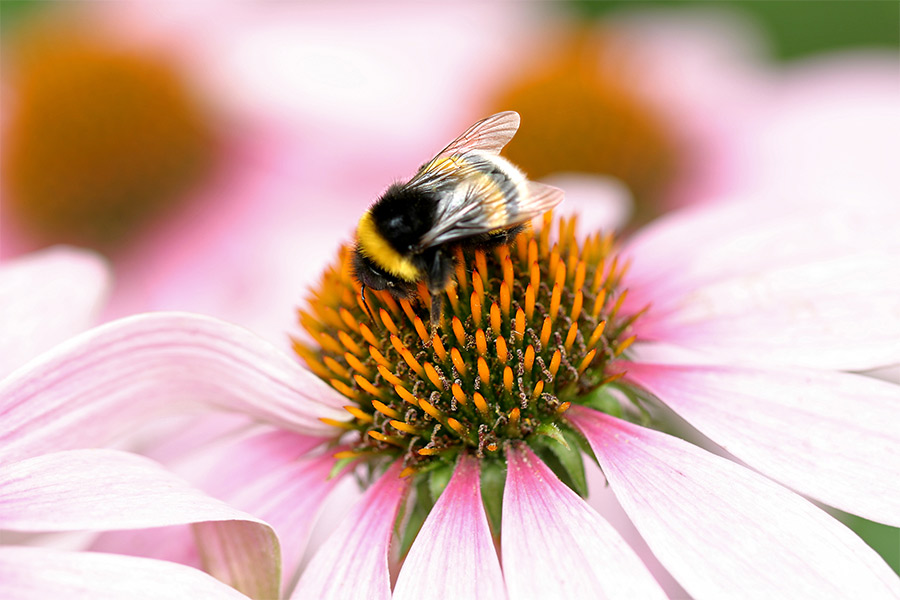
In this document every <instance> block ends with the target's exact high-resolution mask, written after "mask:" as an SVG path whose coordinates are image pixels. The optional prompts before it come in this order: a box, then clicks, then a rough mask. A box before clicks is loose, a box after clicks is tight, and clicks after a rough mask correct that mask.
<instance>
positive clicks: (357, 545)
mask: <svg viewBox="0 0 900 600" xmlns="http://www.w3.org/2000/svg"><path fill="white" fill-rule="evenodd" d="M400 467H401V465H400V463H396V464H394V465H393V466H392V467H391V468H390V469H388V470H387V472H385V474H384V475H382V476H381V478H380V479H379V480H378V481H377V482H375V484H374V485H373V486H372V487H371V488H369V490H368V491H367V492H366V494H365V495H364V496H363V497H362V498H361V499H360V501H359V502H358V503H357V505H356V507H355V508H354V509H353V511H352V512H351V513H350V514H349V515H348V516H347V517H346V518H345V519H344V521H343V522H342V523H341V524H340V526H338V528H337V530H336V531H335V532H334V533H332V534H331V536H330V537H329V538H328V540H326V542H325V543H324V544H323V545H322V547H321V548H319V551H318V552H317V553H316V555H315V556H314V557H313V559H312V561H310V563H309V564H308V565H307V566H306V570H305V571H304V572H303V576H302V577H301V578H300V581H299V583H297V587H296V588H295V589H294V593H293V594H292V595H291V598H295V599H301V598H319V599H321V600H328V599H331V598H335V599H337V598H347V599H351V598H367V599H370V600H387V599H388V598H390V597H391V580H390V573H389V572H388V549H389V546H390V541H391V533H392V530H393V528H394V520H395V519H396V517H397V510H398V509H399V508H400V502H401V501H402V500H403V496H404V494H405V492H406V489H407V488H408V487H409V480H408V479H401V478H400V477H399V473H400Z"/></svg>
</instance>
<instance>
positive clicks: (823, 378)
mask: <svg viewBox="0 0 900 600" xmlns="http://www.w3.org/2000/svg"><path fill="white" fill-rule="evenodd" d="M627 377H628V379H629V380H631V381H633V382H635V383H637V384H639V385H640V386H642V387H644V388H646V389H647V390H649V391H651V392H652V393H653V394H655V395H656V396H658V397H659V398H660V399H661V400H662V401H663V402H665V403H666V404H667V405H668V406H669V407H671V408H672V409H673V410H674V411H675V412H677V413H678V414H679V415H680V416H682V417H683V418H684V419H686V420H687V421H688V422H689V423H690V424H691V425H693V426H694V427H696V428H697V429H699V430H700V431H701V432H702V433H703V434H705V435H706V436H708V437H709V438H710V439H712V440H713V441H714V442H716V443H718V444H719V445H721V446H722V447H723V448H725V449H726V450H728V451H729V452H731V453H732V454H734V455H735V456H737V457H738V458H740V459H741V460H743V461H744V462H746V463H747V464H749V465H750V466H752V467H754V468H756V469H759V470H760V471H761V472H763V473H764V474H766V475H768V476H770V477H772V478H773V479H777V480H778V481H780V482H782V483H784V484H785V485H788V486H790V487H792V488H794V489H795V490H797V491H799V492H802V493H803V494H806V495H808V496H811V497H813V498H815V499H817V500H820V501H822V502H824V503H826V504H830V505H831V506H834V507H836V508H840V509H842V510H845V511H847V512H850V513H853V514H857V515H860V516H862V517H865V518H867V519H871V520H873V521H878V522H881V523H887V524H889V525H894V526H900V477H898V474H900V435H898V433H897V426H898V423H900V386H898V385H893V384H890V383H886V382H883V381H878V380H876V379H873V378H870V377H864V376H862V375H853V374H849V373H840V372H828V371H803V370H797V369H794V370H789V371H788V370H775V369H754V368H741V367H702V366H669V365H660V364H635V363H631V364H629V366H628V375H627Z"/></svg>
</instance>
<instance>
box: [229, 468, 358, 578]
mask: <svg viewBox="0 0 900 600" xmlns="http://www.w3.org/2000/svg"><path fill="white" fill-rule="evenodd" d="M334 463H335V459H334V458H333V457H332V456H331V455H330V454H326V455H322V456H319V457H315V458H309V459H305V460H300V461H294V462H292V463H288V464H285V465H280V466H279V467H278V468H277V469H274V470H272V471H271V472H268V473H265V474H264V475H262V476H257V477H252V476H246V474H245V476H243V477H241V476H240V475H238V474H234V475H232V477H234V478H235V479H236V480H237V479H242V480H243V481H244V485H243V489H241V490H240V491H239V492H238V493H232V494H230V495H227V496H225V499H226V500H227V501H228V503H229V504H231V505H232V506H235V507H236V508H239V509H241V510H245V511H247V512H248V513H250V514H253V515H255V516H257V517H259V518H260V519H264V520H265V521H266V522H267V523H268V524H269V525H270V526H271V527H272V528H273V529H274V530H275V533H276V534H278V537H279V539H280V540H281V541H282V544H281V556H282V561H281V562H282V579H283V581H285V582H287V581H292V580H293V576H294V575H295V573H296V570H297V568H298V567H299V566H300V559H301V557H302V556H303V552H304V551H305V550H306V546H307V542H308V540H309V534H310V531H311V529H312V525H313V523H314V522H315V519H316V516H317V515H318V513H319V509H320V508H321V507H322V503H323V502H324V501H325V499H326V498H327V497H328V495H329V494H330V493H331V491H332V490H333V489H334V486H335V485H336V484H337V483H338V482H340V481H341V477H340V476H335V477H331V478H329V475H330V473H331V470H332V468H333V467H334Z"/></svg>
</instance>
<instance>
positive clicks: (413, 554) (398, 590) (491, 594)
mask: <svg viewBox="0 0 900 600" xmlns="http://www.w3.org/2000/svg"><path fill="white" fill-rule="evenodd" d="M392 598H393V600H416V599H418V598H435V599H446V600H450V599H455V598H471V599H472V600H478V599H483V600H503V599H504V598H506V589H505V587H504V584H503V573H501V572H500V561H499V559H498V558H497V551H496V550H495V548H494V542H493V539H492V538H491V531H490V528H489V527H488V522H487V515H486V514H485V512H484V506H482V504H481V481H480V469H479V466H478V461H477V459H475V458H473V457H470V456H467V455H463V456H462V457H461V458H460V461H459V464H458V465H457V467H456V472H455V473H454V474H453V478H452V479H450V483H449V484H447V487H446V489H444V492H443V493H442V494H441V497H440V498H438V501H437V503H436V504H435V505H434V508H432V509H431V513H429V515H428V518H427V519H426V520H425V524H424V525H422V529H421V531H419V534H418V536H416V540H415V542H414V543H413V545H412V548H411V549H410V551H409V554H408V555H407V557H406V560H405V561H404V563H403V568H402V569H401V571H400V576H399V577H398V579H397V585H396V587H395V588H394V595H393V596H392Z"/></svg>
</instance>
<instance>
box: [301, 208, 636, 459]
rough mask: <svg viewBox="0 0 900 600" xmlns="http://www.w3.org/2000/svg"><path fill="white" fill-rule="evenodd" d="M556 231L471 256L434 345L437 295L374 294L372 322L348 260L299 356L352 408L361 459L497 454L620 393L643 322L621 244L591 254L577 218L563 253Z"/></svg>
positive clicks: (322, 300) (344, 255) (590, 241)
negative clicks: (620, 369)
mask: <svg viewBox="0 0 900 600" xmlns="http://www.w3.org/2000/svg"><path fill="white" fill-rule="evenodd" d="M552 224H553V221H552V218H551V217H550V216H547V217H546V218H545V219H544V227H542V228H541V229H540V230H539V232H537V233H535V232H533V231H532V230H527V231H525V232H524V233H522V234H520V235H519V236H518V238H517V239H516V240H515V241H514V242H513V244H512V245H511V246H501V247H500V248H497V249H495V250H491V251H487V252H485V251H480V250H479V251H474V252H471V253H463V252H462V251H461V250H457V251H456V256H457V260H459V264H458V265H457V268H456V269H455V273H456V279H455V280H454V281H453V282H452V283H451V285H450V287H449V288H448V289H447V290H446V291H445V292H444V294H445V295H446V297H447V302H444V304H443V305H444V315H443V317H442V320H441V321H442V322H441V324H440V326H439V328H438V330H437V333H436V334H435V335H434V336H431V335H430V333H429V327H428V326H426V323H427V321H428V319H429V306H430V301H431V298H430V297H429V296H428V294H427V292H426V291H425V289H424V288H422V289H420V291H419V295H418V296H417V297H415V298H412V299H410V300H400V301H398V300H396V299H395V298H393V297H391V296H390V295H389V294H388V293H387V292H383V291H372V290H366V301H367V303H368V304H369V307H371V309H372V314H374V315H375V320H372V319H371V317H370V316H369V313H368V312H367V311H366V309H365V308H364V306H363V305H362V302H361V301H360V289H359V284H358V283H357V282H356V281H355V280H354V278H353V276H352V272H351V268H350V262H349V258H350V250H349V249H348V248H344V249H343V250H342V251H341V254H340V257H339V261H338V263H337V264H336V265H335V266H333V267H332V268H330V269H328V270H327V271H326V273H325V274H324V276H323V279H322V282H321V284H320V285H319V287H318V288H316V289H315V290H314V292H313V294H312V295H311V297H310V298H309V301H308V304H309V309H308V310H306V311H301V312H300V324H301V325H302V326H303V328H304V329H305V330H306V332H307V334H308V336H309V338H311V341H310V342H309V343H300V342H297V343H296V344H295V348H296V350H297V353H298V354H299V355H300V356H301V357H302V358H303V359H304V360H305V361H306V362H307V364H308V365H309V366H310V368H311V369H313V370H314V371H315V372H316V373H317V374H319V375H320V376H321V377H323V379H325V380H326V381H329V382H330V383H331V385H332V386H333V387H335V389H337V390H338V391H340V392H341V393H343V394H345V395H346V396H347V398H348V400H349V401H350V402H351V403H352V404H348V406H347V410H348V412H349V413H350V414H351V415H352V416H353V420H352V421H351V422H350V423H349V428H350V429H352V430H354V431H356V432H357V434H356V437H355V438H354V439H350V440H348V443H349V444H350V445H351V448H352V451H353V452H356V453H358V454H378V453H382V454H390V455H397V454H405V456H406V461H407V466H408V467H418V466H421V465H422V464H423V463H425V462H428V461H430V460H435V459H440V457H442V456H448V455H449V456H452V455H454V453H455V452H456V451H458V450H459V449H461V448H464V447H468V448H471V449H472V451H474V452H475V453H476V454H477V455H479V456H483V455H484V454H485V453H486V452H496V451H497V449H498V448H501V447H502V446H503V444H504V442H506V441H507V440H509V439H526V440H527V439H528V438H529V436H530V435H532V434H533V433H534V432H535V431H536V430H537V429H538V428H539V427H541V426H542V425H543V424H547V423H554V422H555V421H557V420H559V419H563V418H564V413H565V412H566V410H567V409H568V407H569V406H570V405H571V403H573V402H574V403H577V402H578V401H579V398H581V397H583V396H584V394H585V393H586V392H588V391H589V390H591V389H593V388H595V387H597V386H599V385H602V384H603V383H604V382H607V381H611V377H614V375H612V374H611V373H609V372H607V371H608V369H607V365H608V363H609V362H610V361H611V360H613V359H615V358H616V357H618V356H620V355H621V354H622V353H623V352H625V350H626V349H627V348H628V346H629V345H630V344H631V343H632V341H633V336H632V337H627V336H626V335H624V334H625V333H626V330H627V329H628V328H629V326H630V324H631V322H632V321H633V318H634V316H633V315H632V316H630V317H629V316H626V315H622V314H619V313H620V312H621V307H622V299H623V297H624V292H623V291H622V290H620V289H619V288H620V283H621V281H622V276H623V274H624V270H625V268H627V267H626V266H623V264H622V263H621V262H620V261H619V260H618V259H617V258H616V257H615V254H614V251H613V248H614V243H613V239H612V237H611V236H609V235H600V234H595V235H593V236H590V237H588V238H587V239H586V240H584V241H583V242H582V243H579V242H578V241H577V240H576V238H575V234H574V231H575V220H574V218H573V219H570V220H566V219H559V220H558V225H559V235H558V237H559V239H558V241H555V242H552V243H551V241H550V229H551V225H552ZM463 298H465V299H467V301H463V300H462V299H463ZM584 307H589V308H590V310H585V309H584ZM346 426H347V425H345V427H346Z"/></svg>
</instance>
